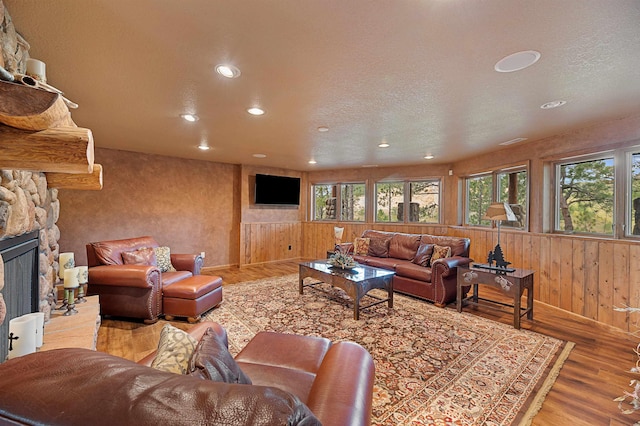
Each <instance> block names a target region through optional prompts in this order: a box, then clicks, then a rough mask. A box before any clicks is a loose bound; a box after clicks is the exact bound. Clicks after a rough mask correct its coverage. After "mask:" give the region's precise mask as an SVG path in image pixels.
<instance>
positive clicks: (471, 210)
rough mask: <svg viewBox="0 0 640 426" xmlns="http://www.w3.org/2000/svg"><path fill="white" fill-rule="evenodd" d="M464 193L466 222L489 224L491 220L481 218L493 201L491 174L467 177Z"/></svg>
mask: <svg viewBox="0 0 640 426" xmlns="http://www.w3.org/2000/svg"><path fill="white" fill-rule="evenodd" d="M466 194H467V203H466V206H467V209H466V223H467V224H468V225H482V226H490V225H491V221H490V220H487V219H482V218H483V217H484V214H485V213H486V211H487V208H488V207H489V205H491V202H492V201H493V175H492V174H488V175H482V176H473V177H470V178H467V191H466Z"/></svg>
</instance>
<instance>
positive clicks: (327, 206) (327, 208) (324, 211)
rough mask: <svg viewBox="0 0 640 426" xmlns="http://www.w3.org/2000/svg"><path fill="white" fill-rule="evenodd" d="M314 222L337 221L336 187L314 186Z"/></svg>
mask: <svg viewBox="0 0 640 426" xmlns="http://www.w3.org/2000/svg"><path fill="white" fill-rule="evenodd" d="M312 188H313V220H336V203H337V188H336V185H313V187H312Z"/></svg>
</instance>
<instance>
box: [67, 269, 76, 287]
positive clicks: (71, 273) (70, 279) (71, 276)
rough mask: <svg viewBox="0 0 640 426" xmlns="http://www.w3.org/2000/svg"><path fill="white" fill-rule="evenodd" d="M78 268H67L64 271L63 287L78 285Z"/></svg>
mask: <svg viewBox="0 0 640 426" xmlns="http://www.w3.org/2000/svg"><path fill="white" fill-rule="evenodd" d="M78 272H79V271H78V268H69V269H65V271H64V288H77V287H79V286H80V282H79V281H78V275H79V274H78Z"/></svg>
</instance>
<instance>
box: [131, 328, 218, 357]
mask: <svg viewBox="0 0 640 426" xmlns="http://www.w3.org/2000/svg"><path fill="white" fill-rule="evenodd" d="M209 327H211V328H212V329H213V331H214V332H215V333H216V334H217V335H218V337H220V338H221V339H222V341H223V342H224V344H225V346H226V347H227V348H229V340H228V338H227V331H226V330H225V329H224V327H222V326H221V325H220V324H218V323H217V322H213V321H204V322H200V323H198V324H196V325H195V326H193V327H191V328H190V329H189V330H187V332H188V333H189V334H190V335H191V336H192V337H193V338H194V339H196V340H197V341H200V339H202V336H203V335H204V333H205V332H206V331H207V329H209ZM157 352H158V351H157V350H154V351H153V352H151V353H150V354H149V355H147V356H145V357H144V358H142V359H141V360H139V361H137V362H138V364H141V365H146V366H148V367H151V363H153V360H154V359H155V357H156V353H157Z"/></svg>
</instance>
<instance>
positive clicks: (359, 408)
mask: <svg viewBox="0 0 640 426" xmlns="http://www.w3.org/2000/svg"><path fill="white" fill-rule="evenodd" d="M374 377H375V367H374V364H373V358H371V355H370V354H369V352H367V350H366V349H364V348H363V347H362V346H360V345H358V344H357V343H354V342H338V343H335V344H333V345H332V346H331V347H330V348H329V351H328V352H327V354H326V355H325V357H324V359H323V360H322V364H321V365H320V368H319V369H318V373H317V375H316V379H315V380H314V382H313V385H312V386H311V391H310V392H309V399H308V401H307V406H308V407H309V409H310V410H311V411H312V412H313V414H315V416H316V417H317V418H318V419H319V420H320V421H321V422H322V423H323V424H327V425H329V424H330V425H349V426H357V425H369V424H370V423H371V408H372V403H373V402H372V400H373V380H374Z"/></svg>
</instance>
